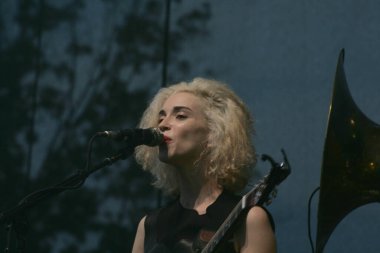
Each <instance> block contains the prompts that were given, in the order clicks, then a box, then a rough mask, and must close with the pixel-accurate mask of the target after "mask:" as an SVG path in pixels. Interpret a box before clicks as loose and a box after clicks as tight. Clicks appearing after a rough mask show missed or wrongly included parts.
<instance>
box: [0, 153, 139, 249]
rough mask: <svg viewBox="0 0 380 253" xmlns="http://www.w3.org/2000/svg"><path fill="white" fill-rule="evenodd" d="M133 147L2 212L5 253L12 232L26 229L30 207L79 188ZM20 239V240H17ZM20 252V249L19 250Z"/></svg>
mask: <svg viewBox="0 0 380 253" xmlns="http://www.w3.org/2000/svg"><path fill="white" fill-rule="evenodd" d="M134 148H135V146H134V145H128V146H127V147H126V148H124V149H122V150H121V151H119V153H118V154H117V155H115V156H112V157H108V158H105V159H104V160H103V161H102V162H101V163H99V164H98V165H95V166H94V167H93V168H91V169H88V170H78V172H77V173H76V174H74V175H72V176H71V177H69V178H67V179H65V180H64V181H62V182H61V183H58V184H56V185H55V186H51V187H47V188H44V189H41V190H38V191H35V192H33V193H31V194H29V195H27V196H26V197H24V198H23V199H22V200H21V201H20V202H19V203H18V204H17V205H16V206H15V207H13V208H10V209H8V210H6V211H4V212H1V213H0V223H3V222H4V223H5V224H6V225H5V228H6V232H7V245H6V246H5V251H4V252H5V253H9V252H10V247H11V245H10V244H11V234H12V230H13V229H15V230H20V224H21V226H22V227H23V228H21V229H23V230H26V229H27V223H26V222H23V220H22V219H23V218H25V217H26V216H25V214H26V211H27V210H28V209H30V208H31V207H33V206H35V205H36V204H37V203H39V202H41V201H42V200H44V199H47V198H48V197H52V196H54V195H57V194H58V193H61V192H63V191H65V190H71V189H77V188H79V187H81V186H82V185H83V184H84V182H85V181H86V179H87V177H88V176H89V175H91V174H92V173H94V172H95V171H98V170H100V169H101V168H104V167H106V166H109V165H112V164H113V163H115V162H117V161H119V160H123V159H126V158H128V157H129V156H130V155H132V154H133V151H134ZM18 239H20V238H18ZM21 245H22V246H21V247H22V248H24V247H25V244H24V242H21ZM20 252H22V249H21V248H20Z"/></svg>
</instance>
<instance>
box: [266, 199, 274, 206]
mask: <svg viewBox="0 0 380 253" xmlns="http://www.w3.org/2000/svg"><path fill="white" fill-rule="evenodd" d="M265 204H266V205H267V206H269V205H270V204H272V198H268V200H267V201H265Z"/></svg>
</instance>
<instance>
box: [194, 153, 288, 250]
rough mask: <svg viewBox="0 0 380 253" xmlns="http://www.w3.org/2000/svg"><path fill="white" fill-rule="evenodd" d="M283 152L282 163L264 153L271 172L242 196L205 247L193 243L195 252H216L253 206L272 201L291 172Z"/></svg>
mask: <svg viewBox="0 0 380 253" xmlns="http://www.w3.org/2000/svg"><path fill="white" fill-rule="evenodd" d="M281 152H282V154H283V157H284V161H283V162H282V163H281V164H278V163H276V162H275V161H274V160H273V159H272V158H271V157H270V156H268V155H262V157H261V159H262V160H263V161H269V162H270V163H271V166H272V168H271V170H270V172H269V174H268V175H267V176H265V177H264V178H263V179H262V180H261V181H260V182H259V183H258V184H257V185H256V186H254V187H253V189H252V190H250V191H249V192H248V193H247V194H245V195H244V196H243V197H242V199H241V200H240V201H239V203H238V204H237V205H236V206H235V208H234V209H233V210H232V212H231V213H230V214H229V216H228V217H227V218H226V220H225V221H224V222H223V223H222V225H221V226H220V227H219V229H218V230H217V231H216V232H215V234H214V235H213V236H212V238H211V240H210V241H209V242H208V243H207V244H206V246H205V247H204V248H203V249H202V248H200V247H197V246H196V245H193V250H194V252H196V253H212V252H216V251H217V250H218V247H220V245H221V242H222V241H223V239H225V238H226V237H227V236H228V235H230V233H233V228H234V227H235V226H236V225H238V224H239V222H240V221H241V219H242V218H244V217H245V216H246V214H247V213H248V211H249V209H250V208H251V207H253V206H256V205H263V204H270V203H271V198H270V195H271V194H273V193H274V194H276V186H277V185H279V184H280V183H281V182H282V181H284V180H285V179H286V178H287V177H288V175H289V174H290V172H291V169H290V165H289V162H288V159H287V157H286V154H285V151H284V150H281Z"/></svg>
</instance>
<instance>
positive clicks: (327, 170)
mask: <svg viewBox="0 0 380 253" xmlns="http://www.w3.org/2000/svg"><path fill="white" fill-rule="evenodd" d="M343 63H344V50H342V51H341V52H340V55H339V59H338V64H337V69H336V75H335V83H334V90H333V95H332V100H331V104H330V111H329V118H328V126H327V134H326V139H325V146H324V152H323V162H322V171H321V182H320V195H319V206H318V222H317V244H316V249H317V253H321V252H323V249H324V247H325V245H326V243H327V240H328V239H329V237H330V235H331V234H332V232H333V230H334V229H335V227H336V226H337V225H338V223H339V222H340V221H341V220H342V219H343V218H344V217H346V216H347V215H348V214H349V213H350V212H351V211H352V210H354V209H355V208H358V207H360V206H362V205H365V204H368V203H372V202H380V125H378V124H376V123H375V122H373V121H372V120H370V119H369V118H368V117H366V116H365V115H364V114H363V113H362V112H361V111H360V110H359V108H358V106H357V105H356V104H355V102H354V100H353V99H352V96H351V94H350V91H349V89H348V85H347V81H346V76H345V72H344V67H343ZM379 113H380V108H379ZM379 250H380V249H379Z"/></svg>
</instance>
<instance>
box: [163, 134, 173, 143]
mask: <svg viewBox="0 0 380 253" xmlns="http://www.w3.org/2000/svg"><path fill="white" fill-rule="evenodd" d="M171 140H172V139H171V138H169V137H168V136H166V135H164V141H165V142H166V143H169V142H170V141H171Z"/></svg>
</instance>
